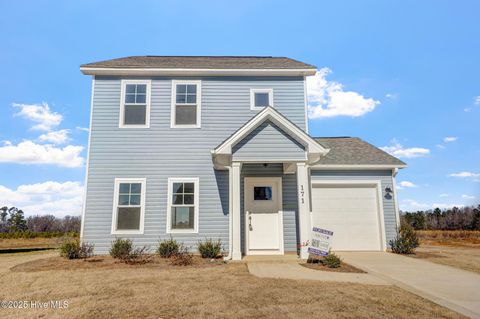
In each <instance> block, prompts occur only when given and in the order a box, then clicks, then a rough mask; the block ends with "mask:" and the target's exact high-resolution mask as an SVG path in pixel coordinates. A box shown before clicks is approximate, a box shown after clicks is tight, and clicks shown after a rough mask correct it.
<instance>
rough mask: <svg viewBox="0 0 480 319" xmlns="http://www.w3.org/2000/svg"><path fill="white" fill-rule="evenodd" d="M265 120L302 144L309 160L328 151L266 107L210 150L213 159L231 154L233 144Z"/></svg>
mask: <svg viewBox="0 0 480 319" xmlns="http://www.w3.org/2000/svg"><path fill="white" fill-rule="evenodd" d="M266 120H270V121H272V122H273V123H275V124H276V125H278V126H279V127H280V128H281V129H282V130H283V131H285V132H286V133H287V134H289V135H290V136H291V137H292V138H294V139H295V140H296V141H298V142H299V143H301V144H302V145H304V146H305V148H306V153H307V158H308V161H309V162H316V161H318V160H319V159H320V158H321V156H324V155H326V154H327V153H328V152H329V149H326V148H324V147H323V146H321V145H320V144H318V143H317V142H316V141H315V140H314V139H313V138H312V137H311V136H310V135H308V134H307V133H305V131H303V130H301V129H300V128H298V127H297V126H295V125H294V124H293V123H292V122H290V121H289V120H288V119H286V118H285V117H284V116H282V115H281V114H280V113H279V112H278V111H276V110H275V109H274V108H272V107H266V108H264V109H263V110H262V111H261V112H259V113H258V114H257V115H255V116H254V117H253V118H252V119H251V120H250V121H248V122H247V123H246V124H245V125H244V126H242V127H241V128H240V129H238V130H237V131H236V132H235V133H234V134H233V135H232V136H230V137H229V138H228V139H226V140H225V141H224V142H223V143H222V144H220V145H219V146H218V147H217V148H215V149H214V150H212V152H211V153H212V156H213V157H214V160H215V157H216V156H218V155H231V154H232V148H233V145H235V144H236V143H238V142H239V141H241V140H242V139H243V138H244V137H245V136H247V135H248V134H249V133H250V132H251V131H253V130H254V129H255V128H257V127H258V126H259V125H261V124H262V123H263V122H264V121H266ZM230 160H231V159H230Z"/></svg>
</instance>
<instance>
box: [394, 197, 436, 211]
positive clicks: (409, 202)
mask: <svg viewBox="0 0 480 319" xmlns="http://www.w3.org/2000/svg"><path fill="white" fill-rule="evenodd" d="M400 204H401V206H402V207H401V209H402V210H406V211H408V210H415V209H427V208H429V207H430V206H429V205H428V204H424V203H419V202H417V201H416V200H413V199H404V200H402V202H401V203H400Z"/></svg>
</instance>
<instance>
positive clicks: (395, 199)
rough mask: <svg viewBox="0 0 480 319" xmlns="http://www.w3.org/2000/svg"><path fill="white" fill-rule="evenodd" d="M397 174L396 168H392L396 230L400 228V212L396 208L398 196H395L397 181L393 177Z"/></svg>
mask: <svg viewBox="0 0 480 319" xmlns="http://www.w3.org/2000/svg"><path fill="white" fill-rule="evenodd" d="M397 174H398V168H394V169H392V182H393V185H392V186H393V196H394V201H393V204H394V205H395V215H396V217H397V231H398V230H399V229H400V212H399V208H398V197H397V182H396V179H395V177H396V176H397Z"/></svg>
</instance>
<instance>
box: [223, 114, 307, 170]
mask: <svg viewBox="0 0 480 319" xmlns="http://www.w3.org/2000/svg"><path fill="white" fill-rule="evenodd" d="M232 153H233V154H232V160H234V161H255V160H259V161H262V160H263V161H275V160H279V161H281V160H292V161H295V160H297V161H302V160H305V158H306V155H305V147H304V146H303V145H301V144H300V143H298V142H297V141H296V140H294V139H293V138H292V137H291V136H289V135H288V134H286V133H285V132H284V131H282V130H281V129H280V128H279V127H278V126H277V125H275V124H274V123H272V122H270V121H265V122H263V123H262V124H261V125H259V126H258V127H257V128H255V129H254V130H253V131H252V132H251V133H250V134H248V135H247V136H246V137H245V138H244V139H242V140H241V141H240V142H238V144H236V145H235V146H234V147H233V150H232Z"/></svg>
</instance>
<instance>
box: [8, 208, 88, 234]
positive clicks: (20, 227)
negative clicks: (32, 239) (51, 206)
mask: <svg viewBox="0 0 480 319" xmlns="http://www.w3.org/2000/svg"><path fill="white" fill-rule="evenodd" d="M80 221H81V219H80V217H79V216H65V217H63V218H58V217H55V216H53V215H36V216H29V217H28V218H25V214H24V213H23V211H22V210H21V209H18V208H17V207H10V208H9V207H6V206H4V207H2V208H0V233H18V232H33V233H72V232H74V233H78V232H80Z"/></svg>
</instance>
